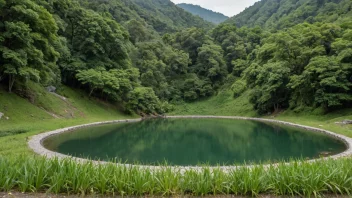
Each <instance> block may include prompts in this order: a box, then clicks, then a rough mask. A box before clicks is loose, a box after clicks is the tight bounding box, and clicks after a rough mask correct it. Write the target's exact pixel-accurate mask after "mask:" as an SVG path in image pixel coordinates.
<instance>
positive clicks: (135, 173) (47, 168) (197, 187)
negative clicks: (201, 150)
mask: <svg viewBox="0 0 352 198" xmlns="http://www.w3.org/2000/svg"><path fill="white" fill-rule="evenodd" d="M351 166H352V159H340V160H338V161H334V160H329V161H324V162H322V161H321V162H317V163H313V164H310V163H305V162H293V163H292V164H291V165H284V164H281V165H279V166H278V167H270V168H268V169H265V168H264V167H263V166H258V167H256V168H252V169H251V168H246V167H242V168H239V169H236V170H232V171H230V172H224V171H222V170H220V169H214V170H211V169H209V168H207V167H204V168H203V169H202V170H200V171H195V170H188V171H186V172H184V173H181V172H180V171H177V170H173V169H172V168H170V167H167V166H164V167H162V169H160V170H154V171H153V170H149V169H141V168H138V167H125V166H116V165H115V164H110V165H93V164H92V163H84V164H78V163H76V162H75V161H72V160H70V159H66V160H55V159H54V160H47V159H45V158H35V159H34V158H28V157H17V158H12V157H10V158H0V175H2V177H0V191H11V190H13V191H19V192H47V193H54V194H59V193H60V194H61V193H63V194H80V195H88V194H89V195H97V194H100V195H121V196H154V195H157V196H160V195H162V196H170V195H182V196H183V195H196V196H204V195H244V196H257V195H259V194H270V195H278V196H281V195H288V196H302V197H310V196H315V197H317V196H320V195H326V194H329V195H331V194H334V195H341V194H342V195H350V194H351V189H352V179H351V178H352V169H351Z"/></svg>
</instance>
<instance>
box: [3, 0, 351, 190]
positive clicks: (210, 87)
mask: <svg viewBox="0 0 352 198" xmlns="http://www.w3.org/2000/svg"><path fill="white" fill-rule="evenodd" d="M351 6H352V4H351V1H350V0H334V1H330V0H305V1H303V0H300V1H291V0H282V1H277V0H262V1H260V2H258V3H256V4H255V5H254V6H252V7H250V8H248V9H246V10H245V11H244V12H242V13H241V14H239V15H237V16H235V17H233V18H231V19H229V20H228V21H227V22H226V23H222V24H220V25H218V26H216V27H215V25H213V24H211V23H209V22H206V21H204V20H203V19H201V18H200V17H197V16H193V15H192V14H190V13H188V12H186V11H184V10H183V9H181V8H179V7H177V6H176V5H174V4H173V3H172V2H170V1H169V0H109V1H106V0H0V112H2V113H5V116H6V117H8V119H6V117H5V118H2V119H0V136H1V138H0V155H1V156H12V157H6V158H5V157H1V159H0V173H1V175H2V176H3V175H5V177H0V191H9V190H19V191H23V192H43V191H48V192H52V193H79V194H94V193H99V194H109V195H111V194H119V195H173V194H192V195H207V194H216V195H220V194H234V195H252V196H255V195H258V194H259V193H269V194H275V195H298V196H319V195H321V194H322V193H324V194H326V193H332V194H349V195H350V194H351V192H350V189H351V187H352V186H351V185H352V184H351V182H350V181H351V180H350V178H351V171H350V166H351V160H350V159H342V160H338V161H324V162H319V163H314V164H307V163H303V164H302V165H300V166H298V162H296V163H293V165H290V166H286V165H281V166H279V167H278V168H273V167H272V168H269V169H268V170H265V169H264V168H263V167H258V168H254V169H248V168H241V169H238V170H236V171H233V172H230V173H228V174H227V173H226V174H225V173H224V172H222V171H220V170H216V171H214V172H211V171H210V170H209V169H208V168H205V169H204V170H202V171H201V172H194V171H188V172H186V173H185V174H180V173H179V172H177V171H176V172H173V171H171V169H170V168H167V167H165V169H163V170H161V171H159V172H157V173H155V174H154V173H153V174H151V171H150V170H141V169H139V168H132V169H128V168H126V167H116V166H114V165H108V166H93V165H92V164H89V163H88V164H76V163H74V162H73V161H70V160H66V161H59V160H52V161H46V160H44V159H41V158H37V157H34V158H32V157H31V156H28V157H20V158H13V156H17V157H18V155H21V154H24V155H28V154H30V153H31V151H30V150H29V149H28V147H27V145H26V140H27V138H28V137H30V136H31V135H34V134H38V133H41V132H44V131H48V130H54V129H57V128H63V127H66V126H72V125H77V124H82V123H88V122H94V121H102V120H116V119H121V118H126V117H133V116H134V115H135V113H137V114H139V115H145V114H164V113H167V112H170V111H173V112H172V113H171V114H203V115H204V114H215V115H244V116H270V117H271V116H276V115H279V116H278V117H275V118H276V119H281V120H286V121H290V122H295V123H300V124H306V125H310V126H314V127H321V128H324V129H328V130H332V131H334V132H337V133H341V134H344V135H347V136H349V137H352V134H351V126H339V125H336V124H335V123H334V122H336V121H341V119H352V117H351V107H352V106H351V104H352V50H351V49H352V30H351V29H352V23H351V21H352V15H351V10H352V9H351ZM47 86H55V87H58V91H57V93H58V94H60V95H55V94H52V93H48V92H47V91H46V90H45V89H44V88H43V87H47ZM5 87H6V88H5ZM5 89H6V91H5ZM62 96H64V97H65V98H62ZM121 111H123V112H125V113H129V114H130V115H124V114H122V113H120V112H121ZM271 118H273V117H271ZM60 171H65V173H70V174H61V173H62V172H60ZM71 173H72V174H71ZM111 173H114V174H111ZM238 178H240V179H238ZM105 184H106V185H105ZM259 184H260V185H259Z"/></svg>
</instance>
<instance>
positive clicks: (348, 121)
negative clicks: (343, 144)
mask: <svg viewBox="0 0 352 198" xmlns="http://www.w3.org/2000/svg"><path fill="white" fill-rule="evenodd" d="M342 124H352V120H344V121H342Z"/></svg>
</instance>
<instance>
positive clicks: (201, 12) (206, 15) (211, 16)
mask: <svg viewBox="0 0 352 198" xmlns="http://www.w3.org/2000/svg"><path fill="white" fill-rule="evenodd" d="M177 6H179V7H180V8H183V9H184V10H186V11H188V12H190V13H192V14H193V15H196V16H200V17H201V18H203V19H204V20H206V21H209V22H212V23H215V24H219V23H222V22H224V21H226V20H227V19H228V18H229V17H227V16H225V15H223V14H221V13H218V12H214V11H212V10H208V9H205V8H202V7H200V6H199V5H193V4H187V3H181V4H177Z"/></svg>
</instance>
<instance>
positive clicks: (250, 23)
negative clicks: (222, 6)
mask: <svg viewBox="0 0 352 198" xmlns="http://www.w3.org/2000/svg"><path fill="white" fill-rule="evenodd" d="M351 6H352V3H351V1H350V0H296V1H291V0H281V1H277V0H262V1H258V2H257V3H255V4H254V5H253V6H251V7H249V8H247V9H246V10H244V11H243V12H242V13H240V14H238V15H236V16H234V17H232V18H230V19H229V20H228V21H227V22H228V23H231V24H236V26H238V27H242V26H247V27H256V26H259V27H262V28H265V29H270V30H273V31H275V30H276V29H284V28H288V27H292V26H294V25H297V24H299V23H304V22H307V23H316V22H324V23H334V22H338V23H342V22H344V21H345V22H347V21H349V19H348V16H349V17H351V10H352V9H351V8H352V7H351Z"/></svg>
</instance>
